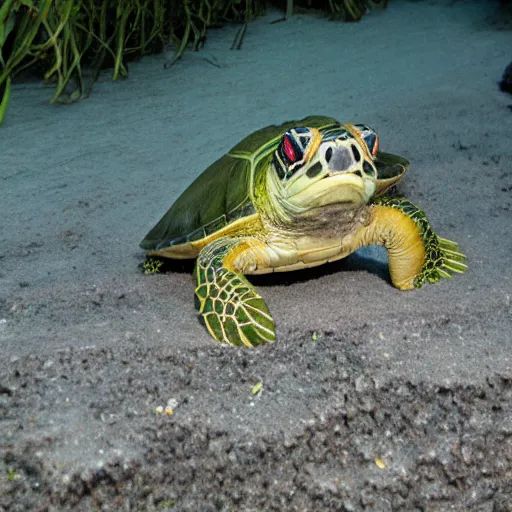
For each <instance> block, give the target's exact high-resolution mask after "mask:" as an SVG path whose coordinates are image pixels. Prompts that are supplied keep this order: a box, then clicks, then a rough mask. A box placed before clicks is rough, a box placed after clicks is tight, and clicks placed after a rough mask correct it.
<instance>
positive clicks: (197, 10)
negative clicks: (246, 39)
mask: <svg viewBox="0 0 512 512" xmlns="http://www.w3.org/2000/svg"><path fill="white" fill-rule="evenodd" d="M373 1H375V2H377V3H378V2H379V1H380V0H324V1H323V2H313V0H307V4H306V5H307V7H313V6H316V4H317V3H321V7H323V8H324V9H326V10H327V11H328V12H329V13H330V15H331V17H332V18H333V19H340V20H347V21H356V20H359V19H360V18H361V17H362V16H363V14H364V13H365V12H366V9H367V8H368V7H369V5H370V4H371V3H373ZM382 1H383V3H384V4H385V3H386V2H387V0H382ZM283 2H285V3H286V0H283ZM0 3H1V7H0V123H1V122H2V119H3V117H4V115H5V111H6V109H7V105H8V103H9V98H10V92H11V81H12V79H13V77H14V76H15V75H16V74H18V73H20V72H21V71H23V70H26V69H29V70H30V71H31V72H32V73H36V74H38V75H40V76H42V77H43V78H44V79H46V80H48V81H50V82H51V83H54V84H55V94H54V95H53V97H52V99H51V102H61V103H70V102H73V101H77V100H79V99H80V98H82V97H84V96H87V95H89V94H90V91H91V89H92V85H93V83H94V82H95V80H96V79H97V77H98V75H99V72H100V70H101V69H104V68H112V79H113V80H117V79H119V78H125V77H126V76H127V75H128V64H127V63H128V61H130V60H134V59H138V58H140V57H141V56H143V55H146V54H151V53H158V52H161V51H162V50H164V49H166V48H174V51H175V53H174V57H173V59H172V61H170V65H172V64H174V63H175V62H176V61H177V60H178V59H179V58H180V57H181V56H182V55H183V52H184V51H185V49H186V48H187V47H190V48H192V49H194V50H198V49H200V48H201V46H202V45H203V44H204V41H205V39H206V34H207V30H208V28H210V27H212V26H219V25H221V24H222V23H225V22H238V23H244V24H246V23H247V22H249V21H250V20H251V19H253V18H254V17H256V16H259V15H262V14H264V12H265V0H2V2H0ZM299 3H300V0H299ZM313 3H315V5H312V4H313ZM282 7H283V9H284V7H285V5H283V6H282ZM286 8H287V11H288V13H289V12H291V11H293V0H288V2H287V5H286ZM241 38H243V32H242V35H241ZM240 46H241V40H240V42H239V43H238V44H237V45H236V46H235V47H237V48H240Z"/></svg>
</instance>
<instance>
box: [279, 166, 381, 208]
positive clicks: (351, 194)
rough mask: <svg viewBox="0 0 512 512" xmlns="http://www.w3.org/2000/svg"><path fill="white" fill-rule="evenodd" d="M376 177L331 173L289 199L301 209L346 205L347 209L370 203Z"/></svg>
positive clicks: (359, 173) (358, 173) (356, 172)
mask: <svg viewBox="0 0 512 512" xmlns="http://www.w3.org/2000/svg"><path fill="white" fill-rule="evenodd" d="M375 187H376V183H375V177H373V176H372V177H370V176H368V175H365V174H363V173H362V172H361V171H360V170H356V171H352V172H331V173H329V174H328V175H327V176H324V177H323V178H321V179H320V180H318V181H315V182H313V183H312V184H311V185H309V186H308V187H306V188H304V189H303V190H301V191H299V192H298V193H297V194H294V195H293V196H291V197H290V198H289V200H290V201H291V202H292V203H294V204H295V205H296V206H299V207H301V208H307V209H309V208H318V207H320V206H326V205H330V204H344V205H346V206H347V208H350V207H354V206H359V205H361V204H363V203H366V202H368V200H369V199H370V198H371V197H372V195H373V194H374V192H375Z"/></svg>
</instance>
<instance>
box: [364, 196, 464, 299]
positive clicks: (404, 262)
mask: <svg viewBox="0 0 512 512" xmlns="http://www.w3.org/2000/svg"><path fill="white" fill-rule="evenodd" d="M361 235H362V238H363V239H364V243H363V245H369V244H376V245H384V246H385V247H386V248H387V250H388V262H389V271H390V274H391V280H392V282H393V284H394V285H395V286H396V287H397V288H400V289H402V290H407V289H411V288H420V287H421V286H422V285H423V284H424V283H425V281H428V282H429V283H435V282H437V281H439V280H440V279H441V278H444V277H451V276H452V273H453V272H459V273H460V272H464V271H465V270H466V269H467V265H466V257H465V256H464V254H462V253H461V252H459V246H458V245H457V243H455V242H452V241H450V240H446V239H444V238H441V237H439V236H438V235H437V234H436V233H435V231H434V230H433V229H432V226H431V225H430V223H429V221H428V219H427V217H426V216H425V213H424V212H423V211H422V210H421V209H420V208H418V207H417V206H415V205H414V204H412V203H411V202H410V201H408V200H407V199H404V198H402V197H391V196H381V197H377V198H376V199H375V200H374V201H373V205H372V220H371V222H370V225H369V226H368V227H367V228H365V230H363V232H362V233H361Z"/></svg>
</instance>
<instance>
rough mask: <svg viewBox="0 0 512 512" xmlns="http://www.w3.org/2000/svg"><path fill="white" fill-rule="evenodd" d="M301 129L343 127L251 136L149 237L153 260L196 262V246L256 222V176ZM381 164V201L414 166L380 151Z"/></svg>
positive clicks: (322, 121)
mask: <svg viewBox="0 0 512 512" xmlns="http://www.w3.org/2000/svg"><path fill="white" fill-rule="evenodd" d="M297 126H306V127H310V128H317V129H319V130H320V131H321V132H322V133H324V134H327V133H329V132H332V131H336V130H338V129H339V128H340V127H341V124H340V123H339V122H338V121H336V120H335V119H333V118H331V117H325V116H310V117H306V118H305V119H302V120H300V121H289V122H287V123H284V124H281V125H271V126H267V127H266V128H262V129H261V130H258V131H256V132H254V133H253V134H251V135H249V136H248V137H246V138H245V139H243V140H242V141H241V142H239V143H238V144H237V145H236V146H235V147H233V148H232V149H231V150H230V151H229V152H228V153H227V154H226V155H224V156H223V157H221V158H220V159H219V160H217V161H216V162H214V163H213V164H212V165H210V167H208V168H207V169H206V170H205V171H204V172H203V173H202V174H201V175H200V176H199V177H198V178H197V179H196V180H195V181H194V182H193V183H192V184H191V185H190V186H189V187H188V188H187V189H186V190H185V192H183V194H182V195H181V196H180V197H179V198H178V199H177V200H176V202H175V203H174V204H173V205H172V206H171V208H170V209H169V210H168V211H167V213H166V214H165V215H164V216H163V217H162V219H161V220H160V221H159V222H158V223H157V224H156V226H155V227H154V228H153V229H152V230H151V231H150V232H149V233H148V234H147V235H146V237H145V238H144V240H143V241H142V242H141V244H140V245H141V247H142V248H143V249H145V250H147V251H149V253H150V254H152V255H160V256H167V257H172V258H193V257H195V256H197V253H198V251H199V246H200V245H202V244H201V243H199V244H195V243H194V242H200V241H201V240H204V239H206V238H208V237H210V236H211V235H215V234H216V233H219V232H220V233H219V234H221V235H223V236H224V233H225V232H228V231H230V230H229V227H230V226H231V225H232V224H234V223H237V224H242V225H243V224H244V220H245V221H246V222H247V223H248V222H250V221H249V219H250V218H251V217H252V216H254V215H257V213H258V212H257V208H256V206H255V204H254V195H253V191H254V183H255V179H256V176H257V175H258V173H259V172H264V171H265V169H266V168H267V166H268V163H269V160H270V158H271V155H272V153H273V151H274V150H275V149H276V148H277V147H278V145H279V142H280V140H281V137H282V135H283V133H285V132H287V131H288V130H290V129H291V128H293V127H297ZM375 164H376V167H377V172H378V179H377V189H376V192H375V196H379V195H382V194H383V193H384V192H385V191H386V190H387V189H388V188H389V187H391V186H392V185H393V184H394V183H396V182H397V181H398V180H399V179H401V178H402V176H403V174H404V172H405V170H406V169H407V166H408V161H407V160H405V159H404V158H401V157H399V156H396V155H391V154H390V153H383V152H380V151H378V152H377V154H376V156H375ZM206 241H207V240H206Z"/></svg>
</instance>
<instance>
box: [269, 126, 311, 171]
mask: <svg viewBox="0 0 512 512" xmlns="http://www.w3.org/2000/svg"><path fill="white" fill-rule="evenodd" d="M311 137H312V132H311V130H310V129H309V128H303V127H297V128H292V129H291V130H289V131H287V132H286V133H285V134H284V135H283V137H282V138H281V142H280V143H279V146H278V147H277V149H276V151H275V153H274V159H273V161H274V167H275V169H276V172H277V174H278V176H279V178H280V179H289V178H290V177H291V176H292V175H293V174H294V173H295V172H296V171H297V170H298V169H300V167H301V163H302V161H303V159H304V154H305V152H306V148H307V147H308V144H309V143H310V142H311Z"/></svg>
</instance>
